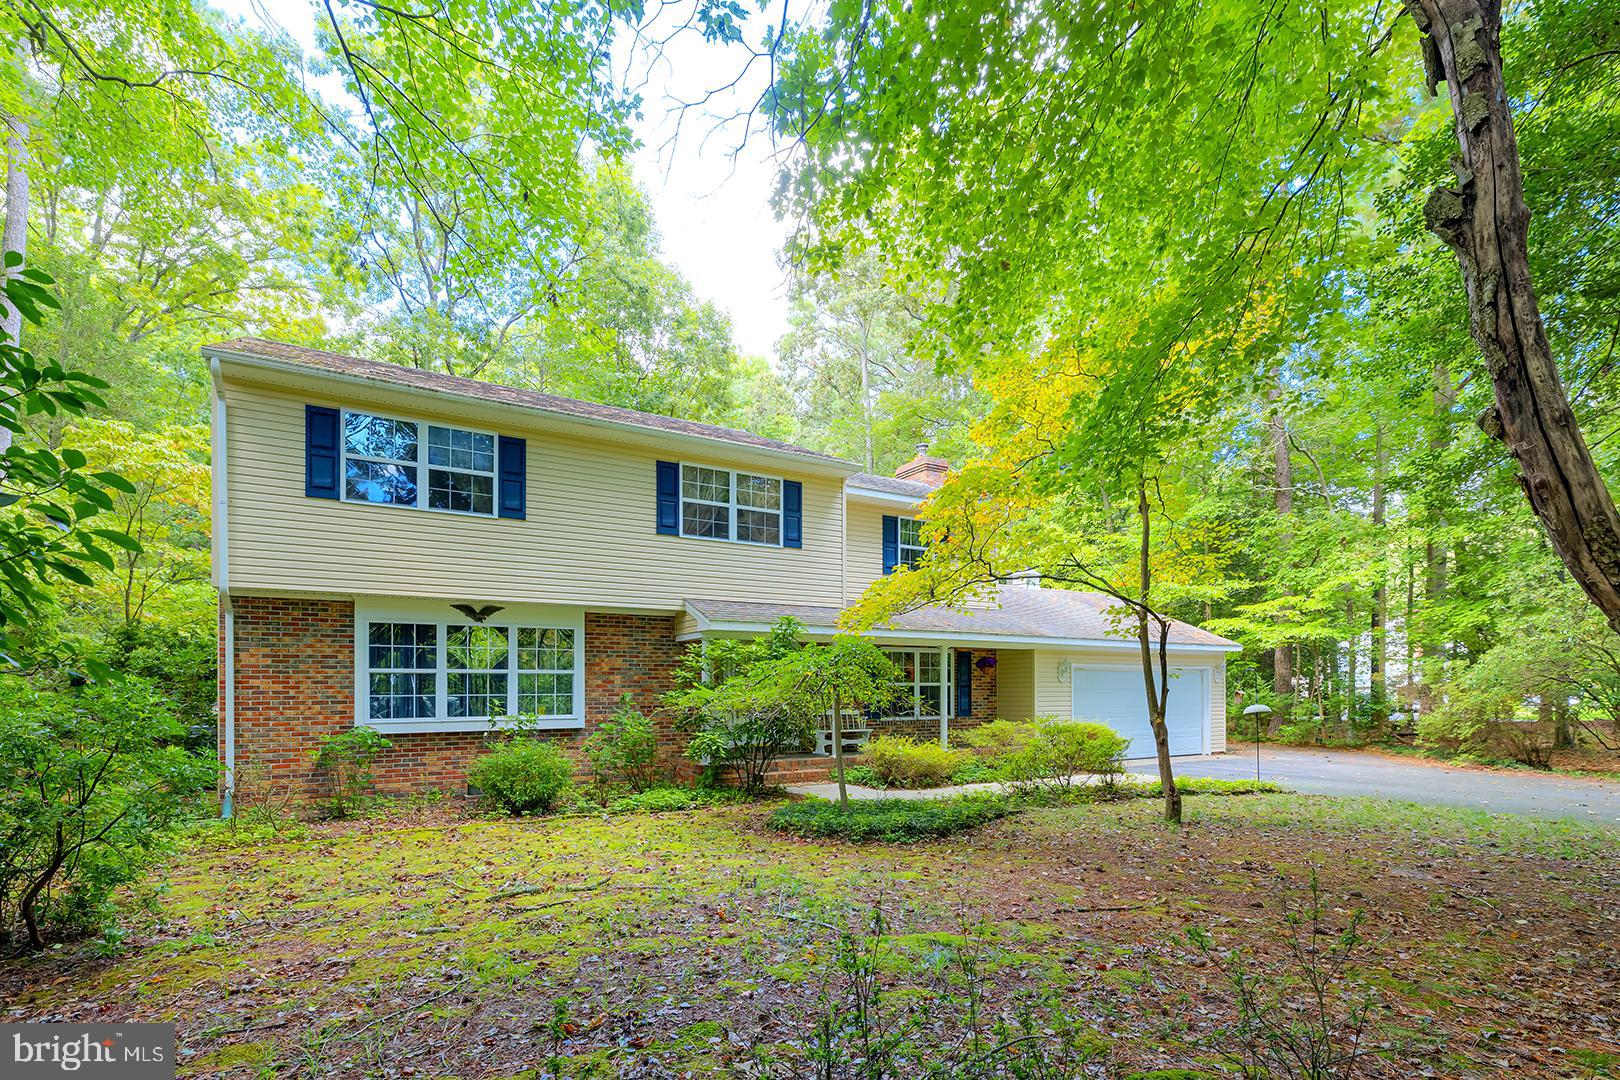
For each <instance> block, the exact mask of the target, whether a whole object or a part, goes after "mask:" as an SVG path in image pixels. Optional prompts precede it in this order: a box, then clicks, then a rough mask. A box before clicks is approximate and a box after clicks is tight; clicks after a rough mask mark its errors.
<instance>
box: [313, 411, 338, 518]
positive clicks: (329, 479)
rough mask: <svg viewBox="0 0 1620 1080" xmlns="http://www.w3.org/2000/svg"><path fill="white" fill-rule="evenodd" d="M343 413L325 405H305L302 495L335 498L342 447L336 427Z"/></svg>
mask: <svg viewBox="0 0 1620 1080" xmlns="http://www.w3.org/2000/svg"><path fill="white" fill-rule="evenodd" d="M342 420H343V417H342V414H341V413H339V412H338V410H336V409H329V408H327V407H326V406H324V405H305V406H304V494H305V495H308V496H309V497H310V498H312V499H335V498H337V497H338V494H339V485H340V484H342V482H343V478H342V476H341V475H339V474H340V473H341V471H342V470H341V465H342V458H343V453H342V448H341V447H340V445H339V443H338V437H339V436H338V429H339V428H340V427H341V426H342Z"/></svg>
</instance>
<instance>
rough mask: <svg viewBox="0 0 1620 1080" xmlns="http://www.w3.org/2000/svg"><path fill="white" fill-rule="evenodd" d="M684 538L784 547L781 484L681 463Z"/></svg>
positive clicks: (772, 480)
mask: <svg viewBox="0 0 1620 1080" xmlns="http://www.w3.org/2000/svg"><path fill="white" fill-rule="evenodd" d="M681 535H682V536H698V537H705V538H708V539H711V540H737V541H740V542H742V543H745V544H767V545H770V546H772V547H780V546H781V545H782V481H781V480H780V479H779V478H777V477H774V476H756V475H754V474H752V473H743V472H731V471H729V470H726V469H711V468H707V467H706V466H703V465H682V466H681Z"/></svg>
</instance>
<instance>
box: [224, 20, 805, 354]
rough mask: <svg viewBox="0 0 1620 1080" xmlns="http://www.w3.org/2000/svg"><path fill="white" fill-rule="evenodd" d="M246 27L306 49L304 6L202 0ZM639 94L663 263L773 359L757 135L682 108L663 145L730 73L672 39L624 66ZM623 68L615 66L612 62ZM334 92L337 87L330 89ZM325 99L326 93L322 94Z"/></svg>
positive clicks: (643, 166)
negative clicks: (673, 107)
mask: <svg viewBox="0 0 1620 1080" xmlns="http://www.w3.org/2000/svg"><path fill="white" fill-rule="evenodd" d="M211 2H212V3H214V4H215V5H216V6H217V7H219V8H220V9H222V10H224V11H226V12H228V13H230V14H232V15H236V16H239V17H241V18H242V19H244V20H246V21H247V22H248V23H249V24H250V25H262V24H263V22H264V21H265V19H267V18H268V19H269V20H272V21H274V22H275V23H277V24H279V25H280V26H281V27H283V28H285V29H286V30H287V31H288V32H289V33H291V34H292V35H293V37H294V38H295V39H297V40H298V41H299V42H301V43H302V44H303V45H304V47H305V48H306V49H309V50H313V48H314V17H315V8H314V7H313V6H312V4H311V2H310V0H211ZM630 62H631V64H632V68H633V70H635V71H636V72H637V73H638V75H637V80H638V81H639V80H640V78H642V77H645V78H646V79H647V83H646V85H645V86H644V87H642V88H641V94H642V97H643V102H644V105H643V114H644V117H643V120H642V121H641V122H640V123H639V124H638V126H637V134H638V135H639V136H640V138H641V142H642V144H643V149H642V150H641V151H640V152H638V153H637V154H636V155H635V158H634V168H635V173H636V178H637V179H638V180H639V181H640V182H641V184H642V186H643V187H645V188H646V189H647V192H648V194H649V196H650V197H651V199H652V205H653V210H654V212H655V213H656V215H657V218H658V227H659V231H660V232H661V233H662V234H663V238H664V255H665V257H666V258H668V259H669V260H670V261H671V262H672V263H674V264H675V265H676V266H677V267H679V268H680V270H681V272H682V273H684V274H685V275H686V276H687V278H688V279H690V280H691V282H692V285H693V288H694V289H696V291H697V294H698V296H699V297H701V298H703V299H706V300H712V301H713V302H714V303H715V304H716V305H718V306H719V307H720V308H721V309H723V310H724V311H726V312H728V313H729V314H730V315H731V318H732V322H733V324H734V326H735V330H736V338H737V343H738V345H739V346H740V347H741V348H742V350H743V351H744V352H747V353H752V354H755V355H758V356H764V357H766V358H769V359H773V360H774V358H775V353H776V340H777V338H779V337H780V336H781V335H782V333H783V331H784V330H785V329H786V328H787V284H786V275H785V274H784V273H783V271H782V269H781V268H780V267H779V265H778V253H779V252H780V250H781V247H782V242H783V240H784V238H785V235H786V230H785V228H784V227H783V226H782V225H781V224H779V223H778V222H777V221H776V220H775V217H774V215H773V214H772V212H771V209H770V196H771V191H772V187H773V184H774V177H775V166H774V165H773V164H772V162H771V160H770V146H769V145H768V143H767V141H766V139H765V137H764V136H763V135H759V134H757V133H756V134H755V136H754V137H752V138H750V139H749V140H747V142H746V144H745V145H744V146H743V148H742V150H741V152H740V153H735V154H734V153H733V151H735V150H736V147H737V144H738V142H739V141H740V140H739V139H738V137H737V133H736V132H727V131H721V132H715V131H714V127H715V125H714V121H713V120H712V119H710V118H706V117H705V116H703V115H702V114H700V113H699V112H698V111H697V110H695V109H694V110H689V111H688V112H687V115H686V118H685V121H684V123H683V125H682V129H681V136H680V139H679V141H678V142H677V143H676V144H675V146H674V147H673V149H671V148H670V147H669V146H667V145H666V144H667V142H668V139H669V136H670V134H671V132H672V130H673V129H672V124H673V119H672V117H670V115H669V113H668V110H669V106H670V104H671V101H672V100H682V99H684V100H695V99H696V98H697V97H698V95H699V94H701V93H702V92H703V91H704V90H706V89H710V88H711V87H710V86H706V85H704V84H705V82H707V81H709V80H713V79H714V77H715V76H716V75H717V74H719V73H720V72H721V71H726V73H725V75H724V77H723V78H720V79H719V80H718V82H719V83H724V82H727V81H729V80H730V79H731V78H732V76H733V75H734V74H735V73H736V71H735V68H734V67H733V68H732V69H730V70H729V71H727V70H726V66H727V65H728V64H732V63H733V61H732V60H731V59H730V58H729V57H728V56H727V55H726V54H724V53H722V52H719V51H718V50H716V49H714V48H712V47H710V46H706V45H704V44H703V43H702V42H701V41H699V40H698V39H697V38H696V36H695V35H692V34H684V35H681V37H680V38H679V39H677V41H676V42H675V44H674V45H673V46H672V47H671V49H670V51H669V54H668V55H667V56H666V58H665V59H664V61H663V62H661V63H657V64H648V63H646V62H645V60H644V59H643V60H638V59H636V58H630ZM619 67H620V70H621V71H622V70H623V69H624V58H621V61H620V65H619ZM765 77H766V72H765V70H764V68H763V67H761V68H759V69H758V70H756V71H755V72H753V73H752V77H751V78H749V79H748V80H746V81H745V85H744V87H743V88H740V89H739V91H738V92H737V93H736V94H733V95H731V96H729V97H726V98H721V99H717V100H715V101H713V102H711V103H710V104H709V106H708V108H709V109H710V110H711V111H712V112H713V113H716V114H728V113H731V112H732V111H734V109H735V107H736V102H737V101H738V100H741V95H744V94H755V95H757V93H758V91H759V89H760V87H761V86H762V85H763V82H762V80H763V79H764V78H765ZM333 85H334V86H335V85H337V84H336V83H334V84H333ZM321 89H322V91H323V92H324V93H330V92H331V90H332V87H325V86H323V87H321Z"/></svg>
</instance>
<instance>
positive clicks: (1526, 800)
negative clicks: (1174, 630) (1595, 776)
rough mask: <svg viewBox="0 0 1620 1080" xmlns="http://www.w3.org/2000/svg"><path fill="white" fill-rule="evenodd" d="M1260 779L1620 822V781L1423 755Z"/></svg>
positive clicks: (1279, 772) (1216, 770)
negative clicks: (1466, 764) (1474, 765)
mask: <svg viewBox="0 0 1620 1080" xmlns="http://www.w3.org/2000/svg"><path fill="white" fill-rule="evenodd" d="M1125 768H1126V770H1127V771H1128V772H1130V773H1131V774H1132V775H1134V776H1138V777H1140V778H1142V779H1144V780H1154V779H1157V775H1158V774H1157V769H1156V767H1155V765H1154V763H1153V762H1152V761H1127V762H1126V763H1125ZM1176 775H1177V776H1209V777H1216V778H1218V779H1222V780H1252V779H1254V753H1253V751H1252V750H1251V751H1249V752H1244V751H1242V750H1236V751H1233V752H1232V753H1227V754H1210V755H1206V756H1203V757H1185V758H1177V759H1176ZM1260 778H1261V779H1262V780H1271V781H1274V782H1275V783H1278V784H1281V785H1282V786H1284V787H1286V788H1288V789H1290V790H1292V791H1298V792H1302V793H1304V794H1309V795H1348V796H1370V797H1373V798H1383V799H1400V800H1404V801H1407V802H1416V803H1425V804H1428V805H1431V806H1461V807H1466V808H1469V809H1474V810H1484V811H1486V812H1489V813H1510V814H1529V815H1531V816H1534V817H1545V818H1569V819H1573V820H1577V821H1588V822H1594V823H1598V824H1604V825H1620V784H1616V783H1611V782H1609V781H1604V780H1583V779H1577V778H1575V777H1572V776H1563V775H1560V774H1558V773H1538V772H1530V771H1528V770H1526V771H1524V772H1513V771H1498V770H1493V769H1468V768H1459V767H1455V766H1450V765H1443V764H1440V763H1438V762H1430V761H1424V760H1422V759H1418V758H1411V759H1406V758H1398V757H1389V756H1386V755H1383V754H1372V753H1363V752H1358V751H1354V750H1299V749H1287V748H1281V747H1278V748H1273V747H1262V748H1261V751H1260ZM1002 787H1003V785H1001V784H965V785H961V786H958V787H947V788H932V789H930V790H928V791H900V790H892V791H883V790H879V789H877V788H867V787H859V786H857V785H854V784H851V785H849V795H850V798H852V799H938V798H944V797H948V796H951V795H960V794H965V793H967V792H973V791H998V790H1001V788H1002ZM788 790H789V791H792V792H796V793H798V794H801V795H819V796H821V797H822V798H827V799H836V798H837V797H838V785H837V784H836V783H828V784H793V785H789V787H788Z"/></svg>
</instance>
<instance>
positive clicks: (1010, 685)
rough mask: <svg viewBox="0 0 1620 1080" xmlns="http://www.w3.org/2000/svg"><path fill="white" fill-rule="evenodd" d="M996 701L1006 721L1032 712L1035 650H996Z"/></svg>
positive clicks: (1024, 717) (1033, 711)
mask: <svg viewBox="0 0 1620 1080" xmlns="http://www.w3.org/2000/svg"><path fill="white" fill-rule="evenodd" d="M996 704H997V706H998V707H999V708H1000V710H1001V717H1002V719H1005V720H1028V719H1029V718H1030V717H1032V716H1034V715H1035V653H1034V651H1033V650H1030V649H1000V650H997V652H996Z"/></svg>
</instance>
